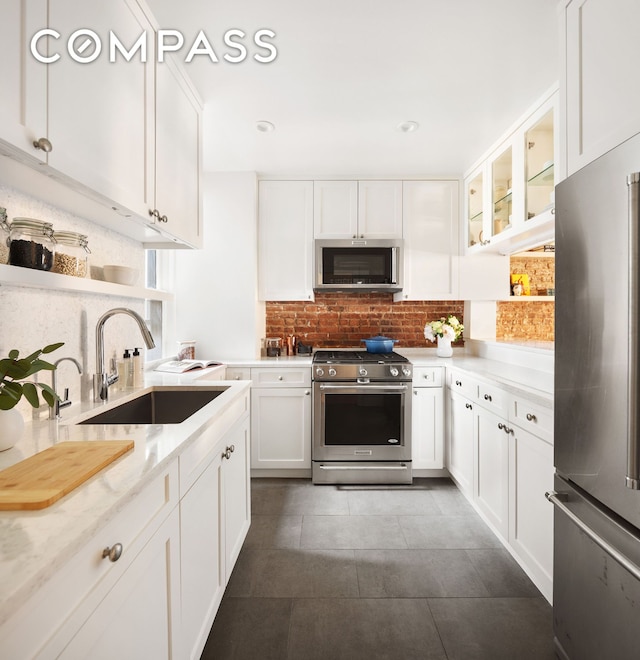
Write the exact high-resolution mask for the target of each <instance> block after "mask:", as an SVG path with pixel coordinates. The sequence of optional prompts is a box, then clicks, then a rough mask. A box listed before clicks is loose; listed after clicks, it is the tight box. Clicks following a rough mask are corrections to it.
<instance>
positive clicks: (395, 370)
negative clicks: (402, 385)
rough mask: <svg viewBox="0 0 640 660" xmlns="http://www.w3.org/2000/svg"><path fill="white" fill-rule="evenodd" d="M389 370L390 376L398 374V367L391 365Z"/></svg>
mask: <svg viewBox="0 0 640 660" xmlns="http://www.w3.org/2000/svg"><path fill="white" fill-rule="evenodd" d="M389 372H390V373H391V375H392V376H397V375H398V368H397V367H391V369H389Z"/></svg>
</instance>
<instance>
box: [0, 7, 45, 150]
mask: <svg viewBox="0 0 640 660" xmlns="http://www.w3.org/2000/svg"><path fill="white" fill-rule="evenodd" d="M46 25H47V0H3V2H2V6H1V7H0V43H1V44H2V51H3V56H2V57H1V58H0V83H1V84H2V90H3V94H2V103H0V139H1V140H2V141H4V142H6V143H7V144H9V145H11V146H13V147H17V148H18V149H21V150H22V151H25V152H26V153H28V154H29V155H30V156H32V157H33V158H35V159H37V160H40V161H43V160H45V159H46V154H45V152H44V151H41V150H37V149H34V147H33V142H34V140H38V139H39V138H41V137H47V67H46V65H45V64H42V63H40V62H38V61H37V60H36V59H35V58H34V57H32V56H31V54H30V52H29V41H30V39H31V36H32V35H33V34H34V33H35V32H36V31H37V30H39V29H40V28H43V27H46Z"/></svg>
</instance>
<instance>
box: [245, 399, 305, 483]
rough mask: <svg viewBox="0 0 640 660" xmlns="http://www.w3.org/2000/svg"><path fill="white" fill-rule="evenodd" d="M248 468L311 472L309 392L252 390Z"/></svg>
mask: <svg viewBox="0 0 640 660" xmlns="http://www.w3.org/2000/svg"><path fill="white" fill-rule="evenodd" d="M251 468H252V469H254V470H255V469H282V468H284V469H287V468H289V469H296V468H297V469H310V468H311V391H310V390H309V389H306V388H301V387H296V388H276V387H274V388H254V389H252V390H251Z"/></svg>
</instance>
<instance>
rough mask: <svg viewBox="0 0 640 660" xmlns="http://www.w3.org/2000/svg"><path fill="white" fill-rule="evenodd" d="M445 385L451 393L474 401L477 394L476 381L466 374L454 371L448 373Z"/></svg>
mask: <svg viewBox="0 0 640 660" xmlns="http://www.w3.org/2000/svg"><path fill="white" fill-rule="evenodd" d="M447 383H448V385H449V389H450V390H451V391H452V392H458V394H462V395H463V396H466V397H467V398H469V399H474V400H475V398H476V394H477V393H478V381H477V380H476V379H475V378H472V377H471V376H470V375H469V374H467V373H466V372H464V371H457V370H455V369H453V370H451V371H448V376H447Z"/></svg>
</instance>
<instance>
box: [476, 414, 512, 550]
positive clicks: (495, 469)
mask: <svg viewBox="0 0 640 660" xmlns="http://www.w3.org/2000/svg"><path fill="white" fill-rule="evenodd" d="M475 410H476V415H475V444H476V446H475V453H476V464H475V474H474V501H475V503H476V505H477V507H478V509H479V510H480V511H481V512H482V513H483V514H484V515H485V517H486V518H487V520H488V521H489V522H490V523H491V524H492V525H493V527H494V529H495V531H496V532H498V533H499V534H500V535H501V536H502V538H504V539H506V538H507V536H508V530H509V439H508V437H507V436H508V433H507V432H505V430H504V427H505V426H506V424H505V421H504V420H503V419H501V418H500V417H498V416H497V415H495V414H494V413H492V412H490V411H488V410H484V409H483V408H482V407H481V406H479V405H476V406H475ZM507 428H508V427H507Z"/></svg>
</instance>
